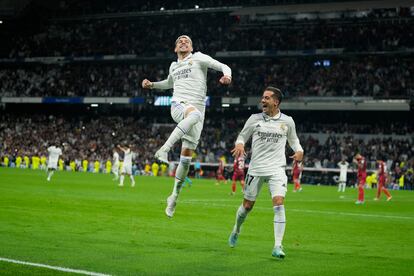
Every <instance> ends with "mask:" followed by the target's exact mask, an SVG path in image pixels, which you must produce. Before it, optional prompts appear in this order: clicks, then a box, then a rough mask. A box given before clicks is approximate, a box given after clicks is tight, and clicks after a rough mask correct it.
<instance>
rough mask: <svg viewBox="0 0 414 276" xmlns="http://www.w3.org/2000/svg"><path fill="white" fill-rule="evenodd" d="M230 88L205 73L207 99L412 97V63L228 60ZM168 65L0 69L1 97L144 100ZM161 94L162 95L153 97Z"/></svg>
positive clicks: (375, 58) (377, 59)
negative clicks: (277, 91) (266, 89)
mask: <svg viewBox="0 0 414 276" xmlns="http://www.w3.org/2000/svg"><path fill="white" fill-rule="evenodd" d="M228 64H229V65H230V66H231V68H232V69H233V84H232V85H231V86H230V87H228V88H227V87H226V88H224V87H221V86H220V85H219V84H218V75H217V74H209V78H208V82H209V83H208V87H209V92H208V94H209V95H210V96H223V95H226V96H249V95H253V96H255V95H257V93H258V91H257V87H262V86H263V84H265V85H266V84H275V85H277V86H278V87H280V88H281V89H282V90H283V91H284V93H285V96H286V97H301V96H353V97H355V96H373V97H386V98H389V97H392V98H409V97H413V96H414V78H413V77H412V76H414V60H413V58H411V57H405V58H402V57H399V58H397V57H387V58H385V57H378V56H368V57H363V58H334V59H325V60H321V59H315V58H308V59H276V60H273V59H256V60H255V61H251V60H246V61H243V60H241V61H230V62H228ZM166 68H168V63H166V62H161V63H160V64H116V65H115V64H111V65H104V64H100V65H99V64H66V65H30V66H28V65H27V66H21V67H17V68H16V67H14V66H12V67H10V66H9V67H8V68H4V67H3V68H1V69H0V82H1V83H2V85H1V87H0V96H3V97H4V96H8V97H15V96H26V97H35V96H37V97H44V96H61V97H62V96H63V97H73V96H92V97H97V96H98V97H137V96H138V97H147V96H153V95H154V91H151V90H144V89H142V88H141V85H140V83H141V81H142V79H144V78H150V79H158V80H161V79H164V78H166V77H167V75H168V72H167V71H166ZM157 93H158V94H162V95H165V92H157V91H155V94H157Z"/></svg>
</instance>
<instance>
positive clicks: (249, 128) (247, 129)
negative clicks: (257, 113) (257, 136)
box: [235, 115, 255, 145]
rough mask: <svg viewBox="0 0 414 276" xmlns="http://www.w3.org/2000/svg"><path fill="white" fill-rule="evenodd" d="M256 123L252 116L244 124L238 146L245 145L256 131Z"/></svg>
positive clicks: (238, 137)
mask: <svg viewBox="0 0 414 276" xmlns="http://www.w3.org/2000/svg"><path fill="white" fill-rule="evenodd" d="M254 122H255V118H254V115H251V116H250V118H249V119H248V120H247V121H246V123H245V124H244V127H243V129H242V131H241V132H240V134H239V136H237V140H236V143H235V144H236V145H237V144H243V145H244V144H245V143H246V142H247V141H248V140H249V139H250V137H251V136H252V134H253V130H254Z"/></svg>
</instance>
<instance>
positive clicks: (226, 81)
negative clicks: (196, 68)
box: [219, 75, 231, 85]
mask: <svg viewBox="0 0 414 276" xmlns="http://www.w3.org/2000/svg"><path fill="white" fill-rule="evenodd" d="M219 82H220V83H221V84H223V85H229V84H230V83H231V76H229V75H224V76H222V77H221V78H220V80H219Z"/></svg>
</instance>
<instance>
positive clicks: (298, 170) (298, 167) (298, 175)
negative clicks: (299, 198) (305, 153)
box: [292, 160, 303, 192]
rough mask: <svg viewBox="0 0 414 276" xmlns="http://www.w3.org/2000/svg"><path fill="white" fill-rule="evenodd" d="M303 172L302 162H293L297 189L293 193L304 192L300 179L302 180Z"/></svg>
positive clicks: (293, 176) (293, 174)
mask: <svg viewBox="0 0 414 276" xmlns="http://www.w3.org/2000/svg"><path fill="white" fill-rule="evenodd" d="M302 170H303V164H302V162H301V161H296V160H293V166H292V178H293V183H294V184H295V188H294V189H293V192H296V191H298V192H300V191H302V187H301V186H300V179H301V178H302Z"/></svg>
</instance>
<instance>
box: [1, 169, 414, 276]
mask: <svg viewBox="0 0 414 276" xmlns="http://www.w3.org/2000/svg"><path fill="white" fill-rule="evenodd" d="M172 181H173V179H172V178H163V177H136V182H137V185H136V187H135V188H131V187H130V186H129V183H130V182H129V179H126V180H125V184H126V185H125V187H123V188H119V187H117V186H116V185H117V183H115V182H113V181H112V176H110V175H105V174H90V173H70V172H56V173H55V175H54V176H53V178H52V181H51V182H47V181H46V175H45V172H41V171H32V170H23V169H5V168H1V169H0V257H2V258H9V259H15V260H21V261H26V262H33V263H41V264H47V265H51V266H59V267H67V268H72V269H81V270H87V271H94V272H99V273H105V274H111V275H414V193H413V192H410V191H391V193H392V195H393V199H392V201H391V202H386V201H385V197H384V196H383V197H382V199H381V201H373V198H374V193H375V191H373V190H368V191H367V192H366V203H365V205H361V206H357V205H355V204H354V202H355V200H356V196H357V191H356V190H355V189H351V188H347V191H346V192H345V193H344V194H339V193H337V191H336V187H327V186H309V185H304V187H303V192H301V193H292V186H291V185H289V192H288V193H287V195H286V201H285V207H286V215H287V225H286V233H285V239H284V247H285V252H286V254H287V257H286V258H285V259H284V260H276V259H274V258H272V257H271V251H272V247H273V242H274V237H273V223H272V221H273V210H272V208H271V200H270V196H269V193H268V190H267V187H265V188H264V189H263V190H262V192H261V195H260V197H259V198H258V201H257V203H256V206H255V209H254V210H253V212H252V213H250V214H249V216H248V218H247V220H246V222H245V224H244V226H243V228H242V232H241V235H240V237H239V241H238V244H237V246H236V247H235V248H229V246H228V244H227V239H228V236H229V234H230V231H231V229H232V227H233V223H234V219H235V212H236V209H237V208H238V206H239V205H240V202H241V201H242V194H241V193H240V187H239V186H238V187H237V189H238V191H237V194H236V196H230V195H229V192H230V186H231V185H230V184H227V185H220V186H216V185H214V181H213V180H197V179H194V180H193V182H194V183H193V186H192V187H191V188H190V187H185V188H184V189H183V191H182V192H181V195H180V199H179V202H178V205H177V209H176V213H175V216H174V218H173V219H168V218H167V217H166V216H165V214H164V208H165V199H166V198H167V196H168V195H169V193H170V192H171V189H172ZM340 196H342V197H340ZM0 274H1V275H67V274H68V273H64V272H59V271H56V270H50V269H46V268H37V267H31V266H25V265H18V264H12V263H7V262H2V261H0Z"/></svg>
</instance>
